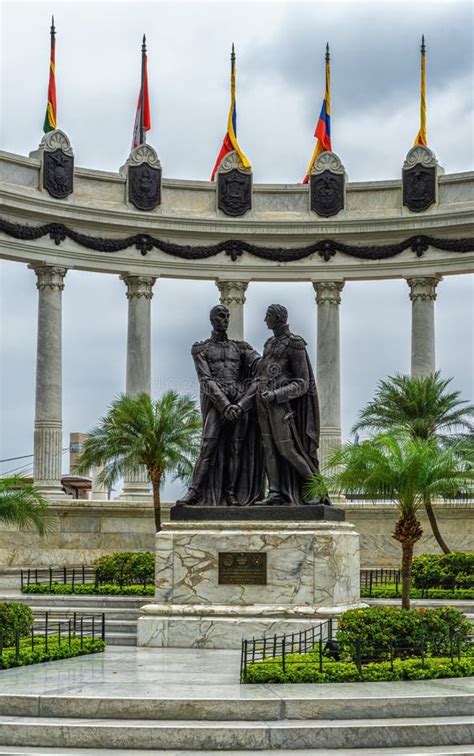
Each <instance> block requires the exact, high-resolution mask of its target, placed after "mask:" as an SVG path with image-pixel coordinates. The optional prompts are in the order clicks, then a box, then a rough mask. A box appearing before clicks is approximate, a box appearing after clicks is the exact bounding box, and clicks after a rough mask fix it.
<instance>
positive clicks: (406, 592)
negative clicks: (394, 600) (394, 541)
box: [402, 541, 413, 609]
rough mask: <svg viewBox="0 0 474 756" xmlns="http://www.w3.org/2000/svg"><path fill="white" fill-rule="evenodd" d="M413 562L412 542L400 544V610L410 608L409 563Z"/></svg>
mask: <svg viewBox="0 0 474 756" xmlns="http://www.w3.org/2000/svg"><path fill="white" fill-rule="evenodd" d="M412 560H413V542H412V541H404V542H403V543H402V609H409V608H410V590H411V563H412Z"/></svg>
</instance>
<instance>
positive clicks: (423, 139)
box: [413, 34, 428, 147]
mask: <svg viewBox="0 0 474 756" xmlns="http://www.w3.org/2000/svg"><path fill="white" fill-rule="evenodd" d="M417 144H422V145H423V146H424V147H427V146H428V136H427V133H426V47H425V35H424V34H423V36H422V38H421V81H420V128H419V129H418V134H417V135H416V137H415V141H414V142H413V146H414V147H416V145H417Z"/></svg>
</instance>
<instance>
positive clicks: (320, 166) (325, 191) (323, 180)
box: [310, 152, 346, 218]
mask: <svg viewBox="0 0 474 756" xmlns="http://www.w3.org/2000/svg"><path fill="white" fill-rule="evenodd" d="M345 180H346V173H345V170H344V166H343V164H342V163H341V161H340V159H339V157H338V156H337V155H336V154H335V153H334V152H323V153H321V155H319V156H318V158H317V159H316V162H315V164H314V166H313V170H312V171H311V176H310V207H311V210H312V211H313V212H315V213H317V215H321V216H322V217H323V218H329V217H331V216H332V215H337V213H338V212H340V211H341V210H343V209H344V195H345Z"/></svg>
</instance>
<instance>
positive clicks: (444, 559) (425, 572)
mask: <svg viewBox="0 0 474 756" xmlns="http://www.w3.org/2000/svg"><path fill="white" fill-rule="evenodd" d="M412 574H413V586H414V588H446V589H449V588H451V589H452V588H454V587H456V588H470V587H472V586H474V551H453V552H451V553H450V554H422V555H421V556H418V557H415V558H414V559H413V564H412Z"/></svg>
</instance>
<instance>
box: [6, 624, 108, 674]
mask: <svg viewBox="0 0 474 756" xmlns="http://www.w3.org/2000/svg"><path fill="white" fill-rule="evenodd" d="M11 635H12V634H11V632H10V633H9V635H8V637H9V641H8V645H7V643H6V642H5V643H4V635H3V633H2V632H1V631H0V669H2V666H3V665H2V657H3V653H4V651H7V650H9V651H10V650H11V649H15V660H16V661H18V660H19V658H20V652H21V650H25V649H26V650H31V651H34V650H35V649H37V648H38V647H39V648H41V649H44V650H45V651H47V650H48V646H50V645H51V644H52V643H54V644H57V645H58V646H61V645H68V646H71V643H72V641H73V640H77V641H79V643H80V647H81V648H82V647H83V645H84V640H85V639H86V638H91V639H92V640H96V639H98V640H102V641H104V642H105V613H104V612H102V614H90V615H82V614H77V613H76V612H74V614H73V616H72V617H69V618H68V619H56V618H54V619H53V618H52V617H51V616H50V612H45V613H44V614H42V615H40V616H37V617H35V622H34V625H33V626H32V628H31V630H30V631H29V633H28V635H22V634H21V633H20V631H19V630H16V632H14V633H13V642H12V639H11Z"/></svg>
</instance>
